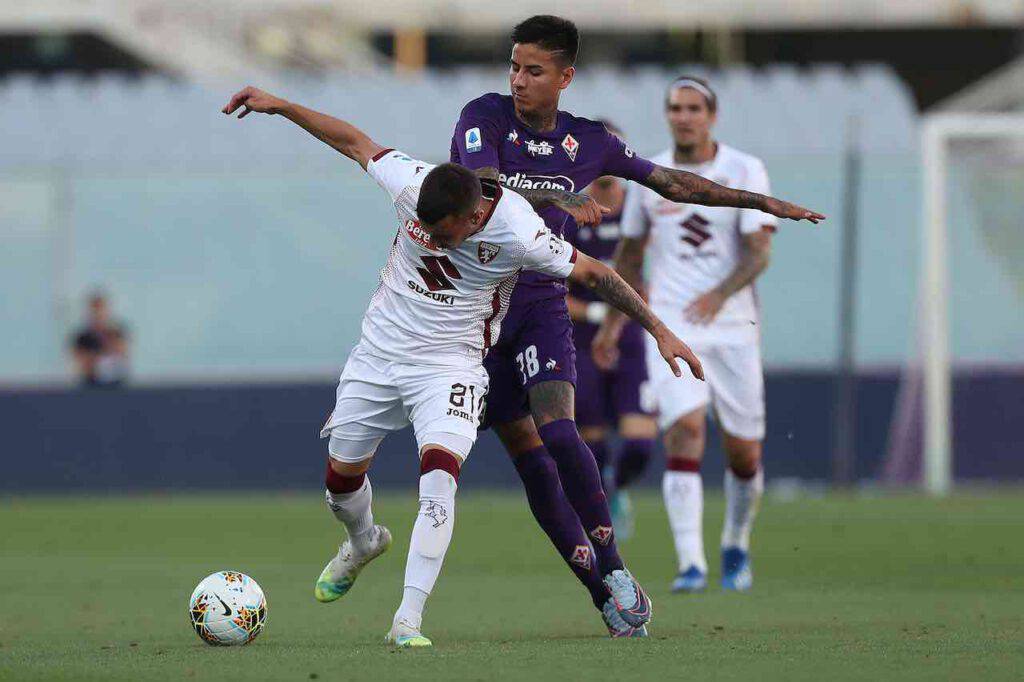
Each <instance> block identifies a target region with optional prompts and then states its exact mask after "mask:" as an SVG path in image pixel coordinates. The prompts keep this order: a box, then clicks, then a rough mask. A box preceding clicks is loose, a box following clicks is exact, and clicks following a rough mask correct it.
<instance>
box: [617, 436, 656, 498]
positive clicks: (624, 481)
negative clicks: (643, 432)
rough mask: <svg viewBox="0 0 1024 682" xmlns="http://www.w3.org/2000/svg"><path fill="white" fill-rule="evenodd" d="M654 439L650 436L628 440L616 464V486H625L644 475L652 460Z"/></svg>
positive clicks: (623, 445) (623, 444)
mask: <svg viewBox="0 0 1024 682" xmlns="http://www.w3.org/2000/svg"><path fill="white" fill-rule="evenodd" d="M652 450H654V441H653V440H651V439H649V438H637V439H635V440H632V439H631V440H626V441H624V442H623V443H622V450H620V451H619V461H618V463H617V464H616V466H615V487H616V489H619V488H625V487H627V486H628V485H629V484H630V483H632V482H633V481H635V480H637V479H638V478H640V477H641V476H643V475H644V470H645V469H647V463H648V462H650V461H651V451H652Z"/></svg>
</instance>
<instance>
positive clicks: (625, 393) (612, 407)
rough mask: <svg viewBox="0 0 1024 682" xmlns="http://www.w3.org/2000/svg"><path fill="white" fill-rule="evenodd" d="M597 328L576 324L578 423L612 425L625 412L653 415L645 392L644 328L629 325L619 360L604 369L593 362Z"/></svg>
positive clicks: (584, 424)
mask: <svg viewBox="0 0 1024 682" xmlns="http://www.w3.org/2000/svg"><path fill="white" fill-rule="evenodd" d="M596 332H597V327H596V326H594V325H592V324H588V323H586V322H578V323H577V324H576V372H577V374H578V378H577V380H576V423H577V424H579V425H580V426H611V427H615V426H616V425H617V424H618V421H619V418H620V417H622V416H623V415H626V414H650V413H651V410H649V409H645V408H646V407H648V403H649V400H646V399H645V398H646V396H644V395H643V393H644V391H645V390H646V386H645V384H646V383H647V364H646V362H645V360H644V338H643V334H644V330H643V328H642V327H640V326H639V325H637V324H633V323H631V324H629V325H627V327H626V328H625V329H624V330H623V332H622V338H621V339H620V341H619V363H618V365H616V366H615V368H614V369H612V370H610V371H607V372H606V371H604V370H601V369H598V367H597V365H595V364H594V358H593V356H592V355H591V354H590V342H591V341H592V340H593V338H594V334H595V333H596Z"/></svg>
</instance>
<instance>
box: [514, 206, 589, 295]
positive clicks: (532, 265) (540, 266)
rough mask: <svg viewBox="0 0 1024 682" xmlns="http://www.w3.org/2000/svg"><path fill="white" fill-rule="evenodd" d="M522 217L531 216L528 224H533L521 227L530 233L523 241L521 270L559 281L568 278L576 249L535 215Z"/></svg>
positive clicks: (573, 263) (574, 261) (573, 264)
mask: <svg viewBox="0 0 1024 682" xmlns="http://www.w3.org/2000/svg"><path fill="white" fill-rule="evenodd" d="M524 215H527V216H531V217H532V219H533V220H532V221H528V222H529V223H533V224H527V225H522V226H523V227H526V228H528V229H529V232H530V234H528V235H526V239H525V242H526V243H525V247H526V252H525V253H524V254H523V269H524V270H534V271H535V272H542V273H544V274H545V275H550V276H552V277H558V278H561V279H564V278H566V277H568V276H569V273H571V272H572V269H573V267H574V266H575V264H576V247H574V246H573V245H572V244H570V243H569V242H567V241H565V240H564V239H562V238H561V237H559V236H558V235H556V234H555V233H554V232H552V231H551V230H549V229H548V227H547V225H545V224H544V221H543V220H541V218H540V216H538V215H537V214H536V213H532V211H531V212H530V213H529V214H528V213H525V212H524Z"/></svg>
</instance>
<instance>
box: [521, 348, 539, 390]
mask: <svg viewBox="0 0 1024 682" xmlns="http://www.w3.org/2000/svg"><path fill="white" fill-rule="evenodd" d="M516 363H517V364H518V365H519V373H520V374H521V375H522V377H523V383H524V384H525V383H526V381H527V379H529V378H530V377H535V376H537V372H539V371H540V362H538V361H537V346H527V347H526V348H525V349H524V350H523V352H522V353H520V354H519V355H517V356H516Z"/></svg>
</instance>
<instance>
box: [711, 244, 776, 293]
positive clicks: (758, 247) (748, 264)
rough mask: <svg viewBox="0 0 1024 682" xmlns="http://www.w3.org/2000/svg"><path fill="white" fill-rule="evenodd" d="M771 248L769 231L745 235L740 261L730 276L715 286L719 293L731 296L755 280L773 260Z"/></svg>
mask: <svg viewBox="0 0 1024 682" xmlns="http://www.w3.org/2000/svg"><path fill="white" fill-rule="evenodd" d="M771 248H772V242H771V234H770V233H768V232H755V233H753V234H748V235H744V237H743V251H742V253H741V254H740V262H739V263H737V264H736V267H735V268H734V269H733V271H732V272H731V273H729V276H728V277H726V278H725V279H724V280H722V283H721V284H719V285H718V286H717V287H715V288H716V289H717V290H718V293H720V294H721V295H722V296H723V297H724V298H729V297H730V296H732V295H733V294H735V293H736V292H737V291H739V290H740V289H743V288H744V287H746V286H747V285H748V284H750V283H751V282H753V281H754V280H755V279H756V278H757V276H758V275H760V274H761V273H762V272H764V269H765V268H767V267H768V261H769V260H771Z"/></svg>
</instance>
